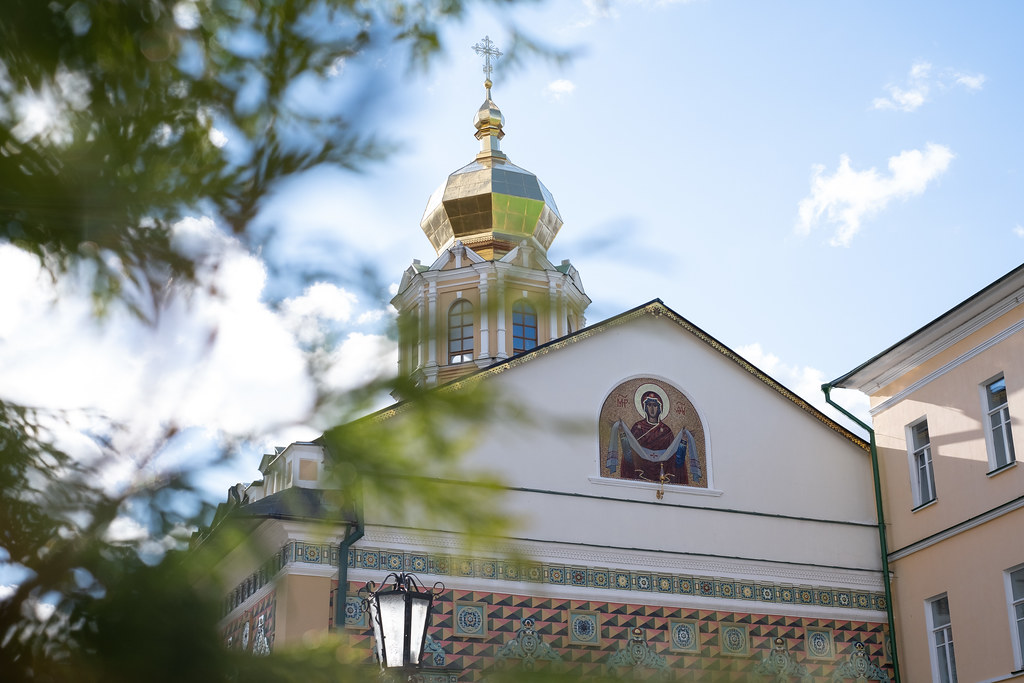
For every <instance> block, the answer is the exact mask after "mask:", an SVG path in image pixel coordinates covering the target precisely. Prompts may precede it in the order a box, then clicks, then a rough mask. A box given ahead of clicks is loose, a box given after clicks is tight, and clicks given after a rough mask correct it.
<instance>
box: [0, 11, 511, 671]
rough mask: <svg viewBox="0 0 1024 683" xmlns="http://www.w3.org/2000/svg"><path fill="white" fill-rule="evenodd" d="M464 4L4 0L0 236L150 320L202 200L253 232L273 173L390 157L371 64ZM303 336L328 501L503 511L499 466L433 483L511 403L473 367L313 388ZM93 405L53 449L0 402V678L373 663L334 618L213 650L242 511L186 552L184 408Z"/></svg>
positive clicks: (497, 526) (437, 43)
mask: <svg viewBox="0 0 1024 683" xmlns="http://www.w3.org/2000/svg"><path fill="white" fill-rule="evenodd" d="M467 4H469V3H468V2H463V1H461V0H430V1H428V2H415V1H412V0H409V1H407V0H384V1H382V2H375V3H374V2H371V3H363V2H352V1H351V0H7V1H6V2H5V3H4V11H3V13H2V14H0V244H10V245H13V246H15V247H17V248H19V249H22V250H24V251H25V252H28V253H31V254H33V255H34V256H35V257H36V258H37V259H38V261H39V263H40V264H42V266H43V267H44V268H45V269H46V271H47V272H48V273H49V275H50V277H51V278H52V279H53V280H54V281H55V282H62V281H65V280H74V281H75V282H78V281H79V279H84V281H85V283H86V286H87V287H88V289H89V290H90V291H91V293H92V297H93V302H94V310H95V313H96V314H97V315H98V317H99V318H100V319H104V318H105V317H106V313H107V312H108V311H109V310H110V309H111V308H112V307H124V308H126V309H127V310H129V311H131V312H132V313H133V314H134V316H135V317H136V318H137V319H139V320H142V321H146V322H150V323H154V322H155V321H157V319H158V318H159V317H160V315H161V311H162V310H164V307H165V306H166V305H167V302H168V300H169V299H170V298H172V297H175V296H179V295H181V294H182V293H183V292H184V293H185V295H186V298H187V294H188V292H189V291H190V290H191V289H193V288H196V287H205V288H207V289H211V290H212V289H213V288H214V285H213V284H212V282H213V279H212V278H209V277H203V271H204V270H208V269H213V270H216V268H217V267H218V265H219V262H218V258H221V257H220V256H218V255H217V254H216V253H214V254H210V253H204V254H195V253H189V251H188V250H187V248H183V246H182V245H181V244H180V243H178V242H176V240H175V225H176V224H178V222H179V221H182V219H185V218H190V217H191V218H194V217H196V216H206V217H209V218H211V219H212V220H213V221H214V222H215V223H216V225H217V226H219V227H220V228H222V229H224V230H225V231H226V232H229V233H231V234H232V235H233V236H234V237H235V238H237V239H238V240H239V241H240V242H241V243H242V245H243V246H244V247H246V248H248V249H249V250H251V251H252V252H253V253H257V252H258V251H259V250H260V249H261V248H262V246H263V245H265V244H268V243H269V242H270V241H269V236H268V235H267V234H266V233H261V234H260V235H258V236H257V235H254V234H253V233H252V228H251V224H252V220H253V218H254V217H255V216H257V215H258V213H259V212H260V210H261V208H262V206H263V204H264V203H265V202H266V200H267V197H268V196H269V195H270V194H271V193H272V192H273V191H274V190H275V188H276V187H277V186H278V185H279V184H280V183H281V182H282V181H284V180H286V179H288V178H294V177H295V176H297V175H299V174H301V173H303V172H305V171H308V170H310V169H312V168H314V167H316V166H319V165H322V164H329V165H335V166H338V167H342V168H346V169H353V170H358V169H361V168H364V167H365V165H366V164H367V163H370V162H373V161H379V160H381V159H382V158H384V156H385V154H386V152H387V144H386V142H381V141H380V140H379V139H378V137H377V135H376V133H375V131H374V129H373V126H374V124H375V122H374V121H373V120H372V116H371V114H370V107H369V105H370V103H371V102H372V101H373V99H374V98H375V97H378V96H380V94H381V91H382V90H383V89H385V88H386V87H387V81H386V80H383V79H381V78H380V77H379V74H377V73H375V71H374V69H375V66H374V65H375V61H376V60H379V59H380V57H381V56H382V55H386V56H388V57H389V58H395V57H396V56H397V57H398V59H399V60H401V61H406V62H407V63H408V64H409V66H410V68H412V69H420V68H426V67H427V65H428V64H429V60H430V58H431V57H433V56H434V55H436V54H437V53H438V52H439V51H441V50H442V49H443V47H444V46H443V43H442V39H441V36H442V27H443V25H444V23H445V22H450V21H452V20H457V19H459V18H461V17H462V16H463V15H464V14H465V13H466V11H467ZM513 33H514V35H517V36H518V35H519V34H516V33H515V32H513ZM517 39H518V38H517ZM523 42H524V44H526V45H527V46H528V47H530V46H529V45H528V41H527V40H525V39H523ZM338 79H344V81H345V83H346V84H347V89H345V91H344V92H345V95H344V98H343V99H342V101H341V103H340V104H338V103H337V102H335V103H334V105H332V108H328V109H324V108H323V107H318V106H317V105H316V104H315V103H313V102H311V101H310V99H309V98H308V97H307V96H306V95H304V93H308V92H310V89H312V90H316V89H318V88H323V87H324V86H325V85H326V84H329V83H334V82H336V81H337V80H338ZM335 105H336V106H335ZM56 291H57V292H58V296H60V295H64V294H62V292H66V291H67V290H62V289H60V288H58V289H57V290H56ZM211 294H213V295H216V292H213V291H211ZM216 333H217V331H216V330H212V331H211V332H210V335H211V339H213V338H215V336H216ZM254 333H255V331H254ZM321 351H322V349H312V350H310V353H309V368H308V369H309V372H310V373H311V375H312V377H313V379H314V382H315V384H316V387H317V390H318V400H317V402H316V405H315V410H316V411H317V412H318V413H319V414H321V415H323V414H329V415H331V416H332V419H333V420H334V423H336V424H345V426H344V427H339V428H336V429H331V430H329V431H328V432H327V434H326V435H325V436H324V439H323V443H324V444H325V445H326V447H327V448H328V450H329V455H330V457H331V464H332V465H333V476H334V477H336V480H335V483H336V484H337V486H338V487H339V489H340V490H341V491H342V492H343V494H342V495H343V499H342V500H340V501H337V504H338V505H339V506H345V507H346V509H347V508H348V507H349V506H351V505H352V504H353V503H354V500H353V499H351V498H349V497H348V496H350V493H349V492H357V491H363V492H364V493H365V494H366V495H368V496H373V497H374V498H375V499H377V500H384V501H390V502H391V503H392V504H394V505H395V507H396V509H398V510H400V511H401V512H402V513H403V514H404V515H405V518H406V519H420V520H422V519H423V517H424V515H425V514H427V513H428V512H430V513H436V512H438V511H440V512H441V513H442V514H443V515H445V516H446V519H447V524H448V528H453V529H454V528H459V527H465V528H469V529H472V530H473V531H474V532H475V533H476V534H478V535H479V536H490V535H498V534H501V533H502V532H503V531H504V530H506V527H505V526H504V525H505V523H506V522H507V520H505V519H503V518H502V517H501V516H500V515H499V514H498V509H497V507H496V506H495V505H494V504H493V496H494V494H495V491H496V489H497V482H496V481H495V480H493V479H488V478H486V477H483V478H482V479H480V480H478V481H476V482H475V483H474V484H473V485H472V486H468V487H466V486H462V487H460V488H461V489H467V490H468V491H469V492H468V493H466V492H465V491H461V492H459V493H458V495H456V494H455V493H453V487H452V485H451V484H450V481H451V480H452V479H456V478H465V475H466V474H467V473H466V471H465V470H464V469H463V464H462V463H461V461H460V459H459V455H460V454H461V453H463V452H464V451H465V450H466V448H467V447H468V446H469V444H470V443H471V442H472V438H473V436H474V434H475V430H477V429H478V428H479V426H480V425H481V424H483V422H484V421H486V420H487V419H495V416H499V415H500V416H502V419H506V418H507V419H517V414H516V410H515V409H514V408H513V407H511V406H508V405H504V404H503V403H502V402H501V401H499V400H497V397H494V396H491V395H489V394H486V392H485V391H484V388H483V387H482V386H480V385H479V384H476V385H467V386H466V387H464V388H463V390H460V391H440V392H431V393H429V394H428V393H425V392H423V390H422V389H419V388H417V387H416V386H415V385H414V384H413V383H411V382H409V380H408V379H406V378H401V379H398V380H384V381H378V382H374V383H371V384H370V385H368V386H366V387H363V388H362V389H360V390H358V391H354V392H352V393H351V394H348V395H345V396H336V395H331V394H330V392H329V391H328V390H327V388H326V387H325V385H324V383H323V382H322V381H320V375H321V373H323V372H324V367H322V364H321V361H322V356H318V353H319V352H321ZM252 370H253V372H254V373H258V372H260V371H261V368H253V369H252ZM382 392H394V393H395V394H396V395H402V396H403V397H404V398H406V399H407V401H406V402H405V403H404V404H402V406H401V407H400V408H399V409H398V411H397V412H398V413H400V419H390V418H389V419H388V420H387V424H384V423H382V421H381V416H377V417H370V418H364V419H361V420H357V419H356V418H357V417H358V416H360V415H365V414H366V412H367V410H368V408H369V406H371V405H373V404H374V402H375V401H379V397H380V396H381V394H382ZM87 421H88V423H89V425H90V426H89V429H90V430H91V433H90V434H88V435H87V436H88V438H87V439H80V440H79V442H76V443H74V444H73V445H74V448H70V447H69V443H68V442H66V441H61V440H60V439H61V438H63V437H61V436H60V435H65V436H66V435H67V434H69V433H76V434H78V436H79V437H81V434H80V430H81V425H80V424H78V423H76V424H72V423H71V421H70V418H69V417H68V416H66V415H62V414H60V413H52V412H47V411H42V410H33V409H29V408H26V407H22V406H17V405H13V404H11V403H4V402H2V401H0V520H2V522H0V571H2V572H3V574H0V579H3V581H5V582H13V585H12V586H11V587H10V588H9V592H7V593H0V678H2V680H4V681H8V680H12V681H20V680H33V681H68V680H75V681H100V680H103V681H139V680H153V681H162V680H167V681H171V680H174V681H180V680H191V681H207V680H210V681H225V680H227V681H231V680H293V679H295V678H300V677H309V676H312V677H313V678H314V679H318V680H319V679H322V680H366V679H367V678H368V677H369V675H368V673H367V672H366V671H365V670H364V669H362V668H361V666H359V665H357V664H353V663H352V658H351V655H350V654H347V652H348V651H347V650H346V648H345V646H344V643H343V642H341V641H339V640H337V639H329V640H327V641H325V642H324V643H322V644H319V645H317V646H315V647H312V648H310V649H307V650H304V651H302V652H301V653H300V654H289V653H281V654H277V655H275V657H272V658H270V660H255V659H253V658H252V657H242V656H240V655H239V654H238V653H237V652H230V651H228V650H226V649H224V648H223V647H222V643H221V637H220V633H219V631H218V620H219V619H220V617H221V613H220V606H221V604H222V599H223V596H224V595H225V593H226V591H227V590H229V589H230V588H231V587H225V586H222V585H220V584H219V583H218V581H217V580H216V572H215V571H214V568H215V565H216V563H217V562H218V561H219V560H220V559H222V558H223V556H224V554H225V553H226V552H227V551H228V549H230V548H234V547H237V546H238V544H240V543H243V542H244V540H245V537H246V532H247V528H245V527H244V526H239V525H237V524H235V523H234V521H231V520H229V521H228V522H224V520H223V519H221V520H220V521H221V522H224V523H222V524H220V525H219V526H218V527H217V532H216V533H215V534H210V535H208V536H206V537H205V538H204V541H203V543H201V544H199V547H198V549H195V550H192V551H187V552H186V551H184V550H183V549H184V548H185V547H186V545H187V542H188V538H189V536H190V534H191V532H192V531H193V530H194V529H195V528H197V527H198V526H202V525H207V524H209V523H210V522H211V521H212V519H213V513H214V511H213V510H212V509H211V507H210V506H208V505H205V504H203V502H202V497H201V495H200V494H199V493H198V492H197V490H196V488H195V483H196V479H197V473H196V472H192V471H190V470H189V466H188V465H179V466H177V467H173V466H172V467H157V466H155V465H154V462H155V461H157V460H158V459H159V457H160V455H161V449H167V448H169V444H172V443H173V442H174V439H175V438H176V437H177V436H178V435H179V428H178V427H177V426H176V425H175V424H174V423H173V420H168V421H167V422H165V423H164V424H163V425H162V426H161V429H162V432H161V433H160V434H159V435H158V438H156V439H147V444H149V445H147V446H144V447H140V448H138V449H136V448H133V447H132V445H133V444H137V443H139V442H138V441H135V442H133V441H132V440H131V439H120V438H118V437H119V434H120V432H121V429H122V428H121V426H119V425H117V424H113V423H112V422H111V421H110V420H108V419H106V418H104V417H103V416H101V415H100V416H89V418H88V420H87ZM242 436H244V435H242ZM80 441H86V444H85V445H83V444H82V443H81V442H80ZM153 443H155V444H156V445H155V446H153V445H152V444H153ZM126 444H128V446H127V447H126ZM232 444H233V442H231V441H230V440H229V441H228V442H227V444H226V445H225V453H221V454H220V455H219V456H215V457H213V458H212V459H210V460H209V462H210V464H211V465H213V464H217V463H219V462H222V461H223V460H224V459H225V456H226V453H227V450H228V449H230V448H231V447H232ZM151 449H155V450H151ZM186 460H187V459H186ZM126 472H127V474H125V473H126ZM399 475H400V476H399ZM438 500H441V501H443V505H441V506H439V507H438V508H433V509H428V508H430V507H431V506H430V505H428V503H436V501H438ZM397 501H401V502H402V504H401V505H398V504H397ZM253 552H254V553H257V552H258V549H253Z"/></svg>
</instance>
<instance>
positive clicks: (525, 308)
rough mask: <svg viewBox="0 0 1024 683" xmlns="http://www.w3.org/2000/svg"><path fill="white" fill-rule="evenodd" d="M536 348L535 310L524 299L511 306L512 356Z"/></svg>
mask: <svg viewBox="0 0 1024 683" xmlns="http://www.w3.org/2000/svg"><path fill="white" fill-rule="evenodd" d="M535 346H537V309H535V308H534V307H533V306H531V305H530V302H529V301H527V300H526V299H519V300H518V301H516V302H515V303H514V304H512V355H513V356H515V355H518V354H520V353H523V352H524V351H529V350H530V349H532V348H534V347H535Z"/></svg>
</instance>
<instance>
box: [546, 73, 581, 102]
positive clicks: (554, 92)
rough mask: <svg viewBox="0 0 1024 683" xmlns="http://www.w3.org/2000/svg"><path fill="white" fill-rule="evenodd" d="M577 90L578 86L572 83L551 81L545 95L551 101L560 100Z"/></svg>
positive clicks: (560, 80)
mask: <svg viewBox="0 0 1024 683" xmlns="http://www.w3.org/2000/svg"><path fill="white" fill-rule="evenodd" d="M574 90H576V84H575V83H573V82H572V81H569V80H566V79H564V78H560V79H558V80H557V81H551V82H550V83H548V87H547V88H545V89H544V93H545V94H546V95H547V96H548V97H549V98H551V99H554V100H556V101H557V100H560V99H562V97H564V96H566V95H571V94H572V93H573V91H574Z"/></svg>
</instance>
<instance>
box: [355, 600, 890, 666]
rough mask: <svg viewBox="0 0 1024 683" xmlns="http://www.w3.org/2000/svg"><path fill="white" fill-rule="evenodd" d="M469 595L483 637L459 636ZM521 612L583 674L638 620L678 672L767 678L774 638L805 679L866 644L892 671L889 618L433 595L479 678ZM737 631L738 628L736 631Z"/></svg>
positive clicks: (440, 631) (453, 659)
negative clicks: (815, 653)
mask: <svg viewBox="0 0 1024 683" xmlns="http://www.w3.org/2000/svg"><path fill="white" fill-rule="evenodd" d="M361 585H362V584H359V583H355V582H352V583H350V585H349V594H350V595H352V594H355V592H356V591H358V590H359V588H360V587H361ZM467 604H472V605H479V606H481V607H482V608H483V610H484V617H485V619H486V624H487V632H486V636H485V637H482V638H480V637H465V636H461V635H458V633H457V627H456V623H455V615H456V611H457V609H456V608H457V606H462V605H467ZM754 606H755V605H753V604H752V605H751V607H754ZM588 614H592V615H595V616H596V617H597V618H596V625H597V629H598V633H597V634H596V636H597V642H596V644H593V645H580V644H577V642H576V641H577V640H578V639H577V638H576V637H575V636H574V635H573V634H572V633H571V631H570V628H571V623H572V616H574V615H580V616H582V615H588ZM524 619H527V620H529V623H530V628H531V629H532V630H533V631H535V632H536V636H537V638H538V639H539V640H540V641H542V642H543V643H544V644H545V645H546V646H549V647H550V648H551V649H552V650H553V651H554V653H556V654H557V655H558V656H559V658H560V660H561V661H560V662H552V664H557V665H558V666H560V667H561V668H563V669H566V670H568V672H569V673H572V674H576V675H579V676H582V677H585V676H587V675H588V674H595V675H596V674H601V675H607V674H608V673H609V669H608V665H609V659H610V658H611V657H612V656H613V655H615V654H616V653H618V652H619V651H621V650H622V649H623V648H624V647H626V646H627V645H628V644H629V642H630V638H631V637H632V633H633V629H634V628H640V629H642V631H643V638H644V639H645V641H646V643H647V646H648V649H649V650H650V652H651V653H652V654H654V655H657V656H658V657H659V658H662V659H663V660H664V662H665V665H666V666H667V667H668V669H670V670H671V672H672V676H673V678H674V679H675V680H686V681H698V682H703V683H710V682H711V681H715V683H718V682H719V681H727V682H730V683H740V682H746V681H757V680H764V679H763V677H762V676H761V675H760V674H758V673H756V670H757V667H758V666H759V665H761V663H762V662H763V661H764V660H765V659H766V658H768V657H769V655H771V653H772V649H773V647H778V648H780V649H782V650H784V651H787V652H788V653H789V656H790V659H791V660H792V661H793V663H794V668H796V667H802V668H801V669H799V670H800V671H801V672H802V671H806V675H807V679H806V680H810V681H815V682H816V683H826V682H829V681H831V680H832V676H833V675H834V674H835V673H836V672H837V669H838V667H839V665H840V664H842V663H845V662H846V661H848V660H849V659H850V658H851V655H854V654H855V653H864V654H863V655H859V656H860V657H864V655H867V656H868V657H870V661H871V662H872V663H874V664H877V665H879V666H881V667H882V670H883V671H884V672H885V673H886V674H888V675H891V673H892V669H891V665H890V664H889V660H888V657H887V656H886V652H885V639H886V635H887V631H886V626H885V624H884V623H881V622H879V623H872V622H862V621H846V620H842V619H815V618H809V617H794V616H780V615H772V614H769V613H764V612H760V611H755V610H751V612H731V611H717V610H705V609H690V608H680V607H665V606H657V605H645V604H642V603H637V604H633V603H629V604H626V603H619V602H597V601H587V600H570V599H565V598H549V597H537V596H528V595H513V594H505V593H491V592H486V591H463V590H452V589H445V590H444V591H442V592H441V594H440V595H439V596H438V597H437V598H436V599H435V602H434V616H433V619H432V624H431V628H430V636H431V637H432V638H433V640H434V641H435V642H436V643H437V644H438V645H440V646H441V648H443V650H444V652H445V654H446V657H447V665H448V666H449V667H452V668H453V669H455V670H459V671H462V674H461V675H460V676H459V681H480V680H483V678H484V676H485V675H486V670H487V669H488V668H489V667H490V666H492V665H493V663H494V661H495V657H496V655H497V654H498V650H499V649H500V648H501V647H502V646H503V645H505V644H507V643H508V642H509V641H514V640H515V638H516V635H517V633H518V632H519V630H521V629H522V628H523V623H524V622H523V620H524ZM680 624H683V625H687V626H689V627H691V628H692V629H693V633H692V634H688V635H675V637H674V636H673V634H674V632H675V630H676V629H677V627H678V625H680ZM732 631H736V633H737V634H738V636H739V637H738V638H737V637H735V636H731V635H730V633H732ZM582 632H584V633H585V632H586V629H585V628H584V629H582ZM815 632H822V633H828V634H829V635H830V636H831V638H832V641H831V642H832V647H833V648H834V659H832V660H823V659H814V658H812V657H809V656H808V655H807V653H808V652H809V651H810V647H809V645H808V643H807V635H806V634H808V633H815ZM362 636H363V637H362V638H359V639H357V640H358V643H359V644H358V646H359V647H363V648H366V649H367V651H369V648H370V647H371V642H370V641H371V638H370V634H369V631H368V630H366V631H365V632H364V633H363V634H362ZM726 639H728V640H729V641H730V642H733V643H738V647H740V648H741V649H744V648H745V651H746V652H747V654H746V655H740V654H739V653H738V652H735V651H734V652H733V656H723V655H725V653H726V651H727V650H729V645H728V643H727V642H725V641H726ZM776 639H780V641H778V642H777V641H776ZM681 645H682V646H685V648H687V649H685V650H684V649H683V647H681ZM858 646H860V647H858ZM367 656H369V654H367ZM854 659H856V658H854ZM652 661H653V660H652Z"/></svg>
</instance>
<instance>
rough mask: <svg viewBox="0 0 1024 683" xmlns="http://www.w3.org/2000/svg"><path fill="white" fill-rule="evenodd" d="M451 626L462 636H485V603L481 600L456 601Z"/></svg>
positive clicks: (456, 633)
mask: <svg viewBox="0 0 1024 683" xmlns="http://www.w3.org/2000/svg"><path fill="white" fill-rule="evenodd" d="M453 614H454V616H453V618H452V627H453V628H454V630H455V635H457V636H460V637H463V638H486V637H487V605H485V604H484V603H482V602H462V601H460V602H456V603H455V609H454V611H453Z"/></svg>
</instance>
